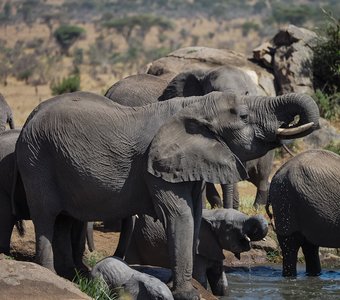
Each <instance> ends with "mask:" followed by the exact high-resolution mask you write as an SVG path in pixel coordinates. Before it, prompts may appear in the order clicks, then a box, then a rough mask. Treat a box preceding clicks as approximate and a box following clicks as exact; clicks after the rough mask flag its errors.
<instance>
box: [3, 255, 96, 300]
mask: <svg viewBox="0 0 340 300" xmlns="http://www.w3.org/2000/svg"><path fill="white" fill-rule="evenodd" d="M0 291H1V293H0V299H25V300H40V299H41V300H50V299H55V300H59V299H91V298H90V297H88V296H87V295H86V294H84V293H83V292H81V291H80V290H79V289H78V288H77V287H76V286H75V285H74V284H73V283H72V282H70V281H68V280H66V279H64V278H61V277H59V276H58V275H56V274H54V273H53V272H51V271H50V270H48V269H46V268H44V267H41V266H39V265H37V264H35V263H31V262H19V261H15V260H10V259H2V260H0Z"/></svg>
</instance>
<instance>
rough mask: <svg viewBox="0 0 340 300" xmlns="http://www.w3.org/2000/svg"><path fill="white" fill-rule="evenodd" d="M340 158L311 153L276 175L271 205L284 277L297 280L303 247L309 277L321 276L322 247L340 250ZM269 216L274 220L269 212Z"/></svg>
mask: <svg viewBox="0 0 340 300" xmlns="http://www.w3.org/2000/svg"><path fill="white" fill-rule="evenodd" d="M339 170H340V156H339V155H337V154H335V153H333V152H330V151H326V150H309V151H305V152H302V153H300V154H298V155H296V156H295V157H294V158H292V159H291V160H289V161H288V162H286V163H285V164H284V165H283V166H282V167H281V168H280V169H279V170H278V171H277V172H276V174H275V175H274V177H273V179H272V181H271V185H270V189H269V198H268V204H267V206H269V205H270V204H271V205H272V208H273V215H274V221H275V227H276V234H277V238H278V241H279V243H280V247H281V249H282V256H283V270H282V274H283V276H296V263H297V254H298V250H299V248H300V247H301V248H302V251H303V254H304V257H305V262H306V273H307V275H311V276H316V275H319V274H320V272H321V266H320V259H319V246H321V247H328V248H339V247H340V234H339V233H340V222H339V220H340V176H339V174H340V173H339ZM267 212H268V214H269V215H270V216H271V214H270V213H269V211H268V207H267Z"/></svg>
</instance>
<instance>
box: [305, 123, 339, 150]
mask: <svg viewBox="0 0 340 300" xmlns="http://www.w3.org/2000/svg"><path fill="white" fill-rule="evenodd" d="M320 127H321V128H320V129H319V130H316V131H314V132H312V133H311V134H309V135H308V136H306V137H304V138H303V142H304V144H305V146H306V147H305V148H306V150H307V149H319V148H324V147H325V146H327V145H328V144H329V143H330V142H332V141H336V142H340V133H339V132H338V131H337V130H336V128H335V127H333V126H332V125H331V124H330V123H329V122H328V121H327V120H325V119H323V118H320Z"/></svg>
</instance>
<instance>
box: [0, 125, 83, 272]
mask: <svg viewBox="0 0 340 300" xmlns="http://www.w3.org/2000/svg"><path fill="white" fill-rule="evenodd" d="M19 134H20V130H16V129H13V130H7V131H5V132H3V133H1V134H0V174H1V176H0V253H4V254H6V255H9V254H10V240H11V235H12V231H13V227H14V225H16V227H17V229H18V231H19V233H20V235H23V234H24V227H23V223H22V220H29V219H30V214H29V210H28V206H27V202H26V195H25V190H24V187H23V184H22V182H21V178H20V176H17V178H15V176H14V173H15V171H14V164H15V158H14V149H15V143H16V141H17V139H18V137H19ZM13 180H16V186H15V187H16V188H15V192H14V194H13V197H14V199H13V201H14V202H15V211H13V209H12V202H11V193H12V186H13ZM66 224H68V225H67V226H70V228H72V231H71V232H72V234H74V235H77V236H78V235H79V232H81V231H82V230H83V224H82V223H81V222H79V221H76V220H73V219H72V218H70V217H66V216H58V218H57V221H56V228H57V230H56V231H57V232H58V234H55V236H54V240H53V244H54V248H55V259H56V263H55V268H56V270H57V273H58V274H60V275H62V276H64V277H67V278H69V279H72V278H73V276H74V271H73V268H77V269H78V270H79V271H84V270H86V267H85V266H84V265H83V263H82V261H81V260H80V261H78V258H79V257H80V258H81V257H82V254H83V251H84V242H85V241H84V240H83V245H82V247H81V249H78V248H77V247H78V243H77V244H76V245H77V246H74V247H73V257H74V258H75V262H73V257H71V258H70V261H67V259H68V258H67V256H66V255H65V252H67V250H68V249H64V247H68V245H67V244H66V243H65V242H64V240H65V238H66V235H67V234H69V233H65V235H63V231H64V228H65V227H66ZM59 228H61V229H62V231H59ZM68 238H69V239H71V237H68ZM65 244H66V245H65ZM64 245H65V246H64ZM77 251H79V252H77ZM68 264H71V265H72V266H73V268H71V269H65V268H64V267H68Z"/></svg>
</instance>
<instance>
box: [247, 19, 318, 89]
mask: <svg viewBox="0 0 340 300" xmlns="http://www.w3.org/2000/svg"><path fill="white" fill-rule="evenodd" d="M316 38H317V35H316V33H315V32H313V31H310V30H307V29H304V28H299V27H296V26H294V25H288V26H287V27H286V28H284V29H282V30H280V31H279V32H278V33H277V34H276V35H275V36H274V37H273V38H272V40H271V41H268V42H265V43H264V44H262V45H261V46H259V47H257V48H256V49H254V50H253V59H254V60H255V61H257V62H259V63H261V64H262V65H263V66H264V67H266V68H268V69H269V70H271V71H272V72H273V74H274V76H275V82H276V85H277V93H278V94H285V93H292V92H294V93H305V94H309V95H312V94H313V93H314V89H313V69H312V65H313V64H312V62H313V46H314V45H315V42H316Z"/></svg>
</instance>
